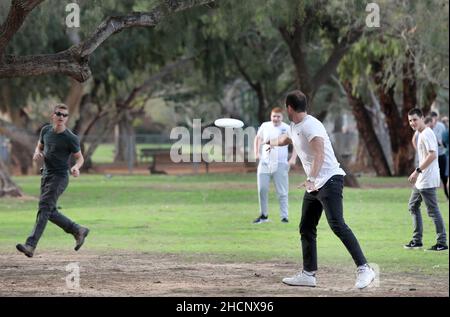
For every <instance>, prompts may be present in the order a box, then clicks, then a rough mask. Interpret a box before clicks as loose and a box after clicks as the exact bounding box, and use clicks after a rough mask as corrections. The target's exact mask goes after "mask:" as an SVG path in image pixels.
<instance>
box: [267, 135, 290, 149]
mask: <svg viewBox="0 0 450 317" xmlns="http://www.w3.org/2000/svg"><path fill="white" fill-rule="evenodd" d="M267 144H269V145H270V146H285V145H289V144H292V140H291V138H290V137H288V136H287V135H286V134H282V135H280V136H279V137H278V138H276V139H272V140H269V141H268V142H267Z"/></svg>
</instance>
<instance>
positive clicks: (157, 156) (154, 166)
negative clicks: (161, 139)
mask: <svg viewBox="0 0 450 317" xmlns="http://www.w3.org/2000/svg"><path fill="white" fill-rule="evenodd" d="M140 157H141V161H143V160H144V159H145V160H147V161H148V159H150V158H151V160H152V163H151V165H150V166H149V168H148V169H149V171H150V173H151V174H167V170H169V169H170V168H180V167H183V166H184V167H186V168H193V170H194V173H197V172H198V169H199V167H200V166H205V169H206V173H209V163H208V162H205V161H203V160H202V161H201V162H192V161H193V160H192V154H191V155H190V162H180V163H174V162H173V161H172V159H171V157H170V149H149V148H143V149H141V153H140ZM203 157H205V155H203Z"/></svg>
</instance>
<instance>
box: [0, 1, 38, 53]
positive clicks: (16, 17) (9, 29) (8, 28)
mask: <svg viewBox="0 0 450 317" xmlns="http://www.w3.org/2000/svg"><path fill="white" fill-rule="evenodd" d="M43 1H44V0H12V1H11V8H10V10H9V13H8V16H7V18H6V20H5V22H4V23H3V24H2V25H1V26H0V60H2V58H3V55H4V53H5V49H6V46H7V45H8V44H9V42H10V41H11V39H12V38H13V37H14V34H16V33H17V31H18V30H19V29H20V27H21V26H22V24H23V21H25V19H26V18H27V16H28V14H29V13H30V12H31V11H32V10H33V9H34V8H35V7H36V6H38V5H39V4H40V3H41V2H43Z"/></svg>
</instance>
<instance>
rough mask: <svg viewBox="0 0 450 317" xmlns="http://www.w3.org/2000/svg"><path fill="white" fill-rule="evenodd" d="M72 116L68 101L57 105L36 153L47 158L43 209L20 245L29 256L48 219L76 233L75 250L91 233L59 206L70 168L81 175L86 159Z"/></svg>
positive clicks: (68, 231) (44, 129)
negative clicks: (71, 161)
mask: <svg viewBox="0 0 450 317" xmlns="http://www.w3.org/2000/svg"><path fill="white" fill-rule="evenodd" d="M68 117H69V111H68V108H67V106H66V105H64V104H58V105H56V106H55V108H54V112H53V114H52V116H51V118H52V124H51V125H47V126H45V127H44V128H42V130H41V135H40V138H39V141H38V144H37V146H36V150H35V153H34V156H33V160H35V161H38V160H40V159H42V158H43V159H44V169H43V172H42V179H41V195H40V197H39V211H38V213H37V217H36V223H35V226H34V229H33V231H32V232H31V235H30V236H29V237H28V239H27V241H26V242H25V244H18V245H17V246H16V248H17V250H19V251H20V252H22V253H24V254H25V255H26V256H28V257H32V256H33V254H34V250H35V249H36V246H37V243H38V241H39V239H40V238H41V236H42V233H43V232H44V230H45V226H46V225H47V222H48V220H50V221H51V222H53V223H54V224H56V225H57V226H59V227H60V228H62V229H63V230H64V231H65V232H67V233H69V234H72V235H73V236H74V237H75V240H76V245H75V251H78V250H79V249H80V247H81V246H82V245H83V243H84V240H85V238H86V236H87V235H88V233H89V229H88V228H85V227H82V226H80V225H78V224H76V223H75V222H73V221H72V220H70V219H69V218H67V217H66V216H64V215H63V214H62V213H60V212H59V211H58V209H57V207H56V206H57V201H58V198H59V196H61V194H62V193H63V192H64V190H65V189H66V188H67V185H68V184H69V169H70V173H71V174H72V176H74V177H78V176H79V175H80V168H81V166H82V165H83V163H84V159H83V155H82V154H81V150H80V142H79V140H78V137H77V136H76V135H75V134H73V133H72V131H70V130H69V129H68V128H67V127H66V123H67V120H68ZM71 155H72V156H73V157H74V158H75V165H74V166H72V168H69V159H70V156H71Z"/></svg>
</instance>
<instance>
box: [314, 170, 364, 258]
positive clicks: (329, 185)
mask: <svg viewBox="0 0 450 317" xmlns="http://www.w3.org/2000/svg"><path fill="white" fill-rule="evenodd" d="M343 188H344V177H343V176H341V175H335V176H333V177H332V178H330V179H329V180H328V182H326V183H325V185H324V186H323V187H322V188H321V189H320V191H319V194H318V198H319V199H320V201H321V202H322V205H323V208H324V209H325V215H326V217H327V220H328V224H329V225H330V227H331V230H333V232H334V234H336V236H338V238H339V239H340V240H341V241H342V243H343V244H344V245H345V247H346V248H347V250H348V252H349V253H350V255H351V256H352V258H353V261H354V262H355V263H356V265H357V266H361V265H364V264H366V263H367V260H366V258H365V256H364V254H363V252H362V250H361V247H360V245H359V242H358V240H357V239H356V237H355V235H354V234H353V232H352V230H351V229H350V228H349V227H348V226H347V224H346V223H345V221H344V211H343V203H342V199H343V197H342V191H343Z"/></svg>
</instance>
